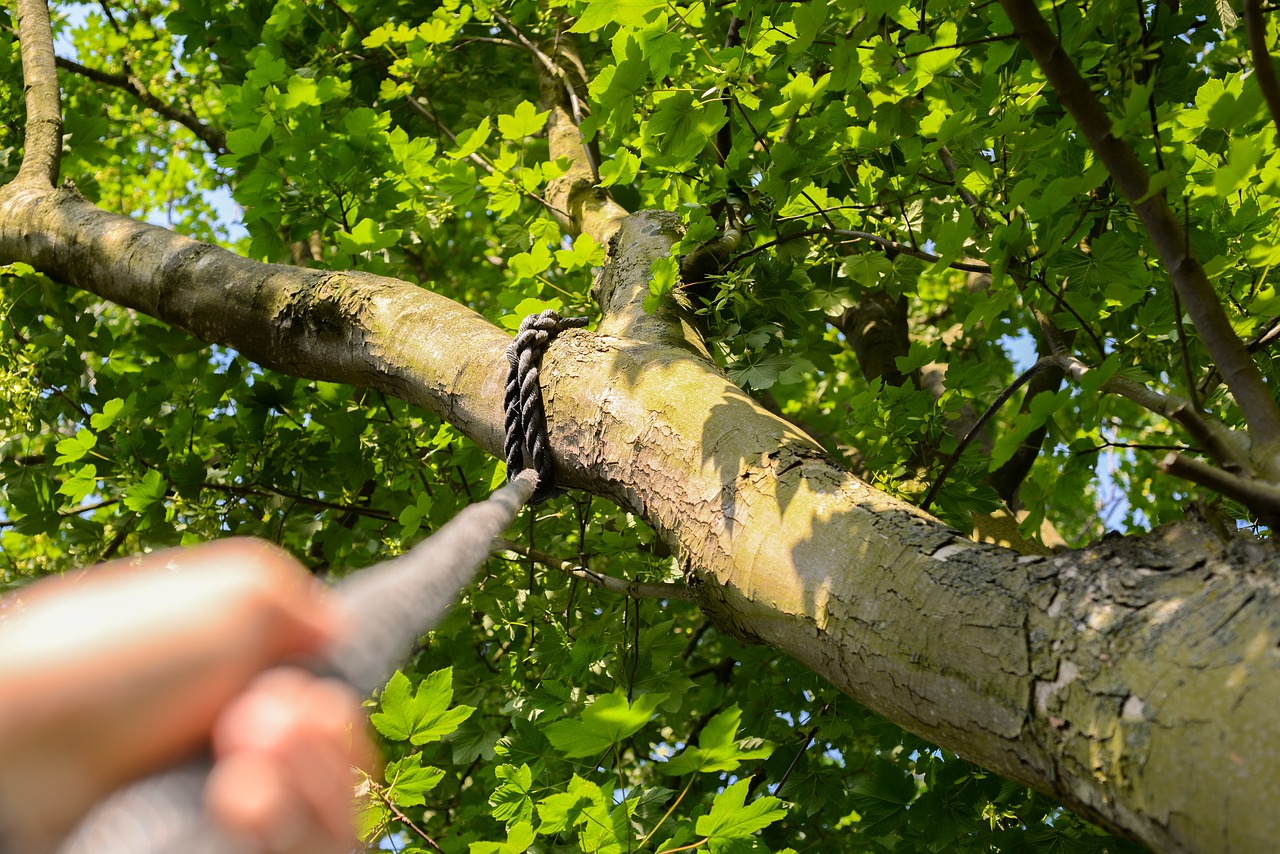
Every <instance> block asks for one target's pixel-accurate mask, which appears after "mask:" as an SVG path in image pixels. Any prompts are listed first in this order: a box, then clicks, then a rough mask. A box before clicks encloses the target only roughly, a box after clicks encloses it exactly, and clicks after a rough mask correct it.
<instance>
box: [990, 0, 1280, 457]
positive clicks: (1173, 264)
mask: <svg viewBox="0 0 1280 854" xmlns="http://www.w3.org/2000/svg"><path fill="white" fill-rule="evenodd" d="M1001 5H1002V6H1003V7H1004V10H1005V12H1006V14H1008V15H1009V19H1010V20H1011V21H1012V22H1013V25H1014V29H1015V30H1016V31H1017V33H1018V38H1019V39H1020V40H1021V41H1022V43H1023V45H1024V46H1025V47H1026V48H1027V50H1028V51H1030V52H1031V55H1032V56H1033V57H1034V58H1035V60H1036V63H1037V64H1038V65H1039V66H1040V68H1041V70H1042V71H1043V72H1044V75H1045V77H1046V78H1047V79H1048V81H1049V83H1050V84H1051V85H1052V86H1053V88H1054V91H1055V92H1056V93H1057V95H1058V99H1059V100H1060V101H1061V102H1062V104H1063V106H1065V107H1066V108H1067V110H1068V111H1069V112H1070V113H1071V115H1072V117H1073V118H1074V119H1075V120H1076V124H1077V125H1078V126H1079V127H1080V130H1081V132H1082V133H1083V134H1084V136H1085V138H1086V139H1088V141H1089V145H1090V146H1091V147H1092V148H1093V150H1094V151H1096V152H1097V154H1098V157H1099V159H1100V160H1101V161H1102V162H1103V164H1104V165H1105V166H1106V167H1107V172H1108V173H1110V175H1111V178H1112V180H1114V181H1115V183H1116V186H1117V187H1119V188H1120V190H1121V192H1123V193H1124V196H1125V198H1126V199H1127V200H1128V201H1129V204H1130V205H1131V206H1132V207H1133V209H1134V211H1135V212H1136V213H1137V214H1138V216H1139V218H1140V219H1141V220H1142V224H1143V226H1144V227H1145V228H1146V230H1147V234H1148V236H1149V237H1150V238H1151V242H1152V244H1153V245H1154V246H1155V249H1156V252H1157V254H1158V255H1159V256H1160V260H1161V262H1162V263H1163V264H1164V267H1165V269H1166V270H1167V271H1168V272H1169V277H1170V279H1171V280H1172V281H1173V285H1174V287H1176V288H1177V289H1178V295H1179V296H1180V297H1181V298H1182V301H1183V303H1185V304H1186V307H1187V313H1188V314H1190V315H1191V320H1192V322H1193V323H1194V324H1195V326H1196V330H1197V331H1198V332H1199V333H1200V337H1201V339H1202V340H1203V341H1204V344H1205V348H1206V349H1208V351H1209V353H1210V355H1211V356H1213V360H1214V362H1215V363H1216V364H1217V366H1218V369H1219V370H1220V371H1221V372H1222V375H1223V378H1224V379H1225V380H1226V383H1227V387H1228V388H1229V389H1230V390H1231V393H1232V395H1233V396H1234V397H1235V399H1236V403H1237V404H1238V405H1239V407H1240V411H1241V413H1242V414H1243V415H1244V418H1245V421H1246V422H1247V423H1248V425H1249V428H1250V431H1251V433H1252V434H1253V439H1254V447H1255V448H1256V449H1257V453H1255V457H1257V458H1258V461H1259V462H1260V463H1262V464H1263V466H1264V468H1265V469H1266V470H1267V471H1268V473H1269V474H1271V475H1273V476H1277V475H1280V407H1277V405H1276V402H1275V400H1274V399H1273V398H1272V396H1271V392H1270V391H1269V390H1268V388H1267V386H1266V384H1265V383H1264V382H1263V381H1262V375H1261V373H1259V371H1258V366H1257V365H1256V364H1255V363H1254V361H1253V359H1251V358H1250V357H1249V354H1248V353H1247V352H1246V351H1245V348H1244V344H1243V343H1242V342H1241V341H1240V339H1239V338H1238V337H1237V336H1236V334H1235V331H1234V330H1233V329H1232V328H1231V322H1230V321H1229V320H1228V318H1227V314H1226V312H1225V311H1224V310H1223V308H1222V303H1221V302H1220V301H1219V299H1218V295H1217V293H1216V292H1215V291H1214V288H1213V285H1212V283H1210V281H1209V277H1208V276H1207V275H1206V274H1205V271H1204V267H1202V266H1201V265H1200V262H1199V261H1197V260H1196V259H1195V257H1194V256H1193V255H1192V254H1191V252H1190V250H1189V247H1188V243H1187V236H1186V234H1185V233H1184V232H1183V230H1182V228H1181V226H1179V225H1178V222H1177V219H1176V218H1175V217H1174V214H1173V211H1172V210H1171V209H1170V208H1169V205H1168V202H1166V201H1165V199H1164V196H1163V195H1162V194H1161V193H1150V192H1148V190H1149V187H1150V180H1149V178H1148V176H1147V172H1146V169H1144V168H1143V166H1142V163H1141V162H1140V161H1139V160H1138V158H1137V155H1135V154H1134V152H1133V149H1132V148H1130V147H1129V145H1128V144H1127V143H1125V142H1124V140H1122V139H1120V138H1118V137H1116V136H1114V135H1113V134H1112V133H1111V119H1110V117H1109V116H1108V115H1107V112H1106V110H1105V109H1104V108H1103V106H1102V104H1101V103H1099V101H1098V100H1097V98H1095V97H1094V95H1093V92H1092V90H1091V89H1090V88H1089V84H1088V83H1087V82H1086V81H1085V80H1084V78H1083V77H1081V76H1080V72H1079V71H1078V70H1077V69H1076V67H1075V65H1074V63H1072V61H1071V59H1070V57H1068V56H1067V55H1066V53H1065V52H1064V51H1063V50H1062V45H1061V44H1060V43H1059V42H1058V39H1057V37H1056V36H1055V35H1054V34H1053V31H1052V30H1050V29H1049V25H1048V24H1047V23H1046V22H1045V20H1044V18H1043V17H1042V16H1041V15H1040V12H1039V10H1038V9H1037V8H1036V4H1035V0H1001Z"/></svg>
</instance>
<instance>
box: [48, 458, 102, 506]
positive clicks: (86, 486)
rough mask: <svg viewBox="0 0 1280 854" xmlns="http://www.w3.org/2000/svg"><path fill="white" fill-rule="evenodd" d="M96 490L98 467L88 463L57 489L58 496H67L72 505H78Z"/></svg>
mask: <svg viewBox="0 0 1280 854" xmlns="http://www.w3.org/2000/svg"><path fill="white" fill-rule="evenodd" d="M97 488H98V467H97V466H95V465H93V464H92V463H89V464H87V465H83V466H81V467H80V469H79V470H78V471H77V472H76V473H75V474H74V475H72V476H71V477H69V478H67V479H66V480H64V481H63V482H62V486H60V487H58V494H60V495H65V496H67V500H68V501H70V502H71V503H72V504H79V503H80V502H81V501H83V500H84V499H85V496H87V495H88V494H89V493H91V492H93V491H94V490H95V489H97Z"/></svg>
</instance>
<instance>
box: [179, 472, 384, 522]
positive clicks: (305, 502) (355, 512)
mask: <svg viewBox="0 0 1280 854" xmlns="http://www.w3.org/2000/svg"><path fill="white" fill-rule="evenodd" d="M200 487H201V488H202V489H212V490H215V491H217V492H226V493H228V494H230V495H238V496H240V497H242V498H249V497H253V498H265V497H268V496H272V495H274V496H279V497H280V498H288V499H289V500H290V501H295V502H297V503H298V504H301V505H302V506H303V507H311V508H314V509H316V510H330V511H334V512H337V513H345V514H349V515H352V516H364V517H366V518H368V519H377V520H378V521H380V522H394V521H395V520H396V517H395V516H394V515H393V514H391V513H388V512H386V511H385V510H372V509H370V508H368V507H359V506H356V505H354V504H337V503H335V502H332V501H321V500H320V499H318V498H311V497H309V496H306V495H301V494H299V493H295V492H284V491H282V490H279V489H257V488H254V487H247V486H230V485H227V484H224V483H207V482H206V483H202V484H200Z"/></svg>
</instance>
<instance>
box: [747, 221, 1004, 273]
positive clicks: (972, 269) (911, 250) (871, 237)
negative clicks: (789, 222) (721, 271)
mask: <svg viewBox="0 0 1280 854" xmlns="http://www.w3.org/2000/svg"><path fill="white" fill-rule="evenodd" d="M819 234H820V235H824V236H826V237H838V238H844V240H843V241H841V242H846V243H852V242H853V241H855V240H868V241H870V242H872V243H874V244H876V245H877V246H883V247H884V248H885V249H888V250H890V251H893V252H897V253H899V254H901V255H910V256H911V257H912V258H919V259H920V260H921V261H929V262H930V263H935V264H936V263H937V262H938V261H940V260H941V259H940V258H939V257H938V256H937V255H932V254H930V253H928V252H925V251H924V250H923V249H916V248H915V247H914V246H910V245H908V244H906V243H899V242H898V241H896V240H890V239H889V238H887V237H881V236H880V235H878V234H872V233H871V232H869V231H850V230H848V229H844V228H827V227H826V226H822V225H818V226H814V227H813V228H808V229H805V230H804V231H797V232H795V233H794V234H786V235H783V236H782V237H778V238H776V239H774V240H770V241H768V242H767V243H761V244H759V245H758V246H753V247H751V248H750V249H748V250H746V251H745V252H739V253H738V254H737V255H735V256H734V258H733V263H735V264H736V263H737V262H738V261H741V260H742V259H743V258H747V257H749V256H751V255H755V254H756V253H758V252H763V251H765V250H766V249H769V248H771V247H773V246H777V245H779V244H782V243H787V242H789V241H792V240H799V239H800V238H802V237H812V236H814V235H819ZM947 266H948V267H950V268H951V269H953V270H963V271H965V272H966V273H990V272H991V267H990V266H988V265H986V264H970V263H968V262H965V261H953V262H951V263H950V264H948V265H947Z"/></svg>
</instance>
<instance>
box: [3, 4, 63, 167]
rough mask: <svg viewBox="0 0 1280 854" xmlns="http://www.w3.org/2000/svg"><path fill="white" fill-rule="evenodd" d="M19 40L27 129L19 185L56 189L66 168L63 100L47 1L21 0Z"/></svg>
mask: <svg viewBox="0 0 1280 854" xmlns="http://www.w3.org/2000/svg"><path fill="white" fill-rule="evenodd" d="M17 12H18V38H19V39H20V40H21V41H22V78H23V83H24V86H25V88H26V101H27V128H26V135H25V137H24V139H23V154H22V166H21V167H20V168H19V169H18V177H17V178H16V179H14V180H15V183H18V184H30V185H33V186H41V187H46V188H48V187H53V185H54V184H56V183H58V171H59V169H60V167H61V165H62V99H61V95H60V93H59V91H58V71H57V68H56V66H55V65H54V61H53V27H52V25H51V24H50V23H49V6H48V4H47V3H45V2H44V0H18V8H17Z"/></svg>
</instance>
